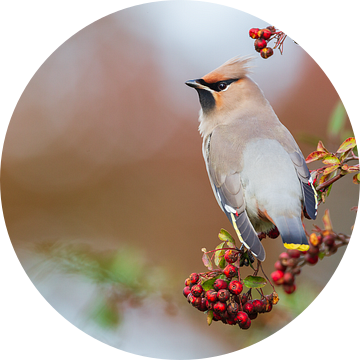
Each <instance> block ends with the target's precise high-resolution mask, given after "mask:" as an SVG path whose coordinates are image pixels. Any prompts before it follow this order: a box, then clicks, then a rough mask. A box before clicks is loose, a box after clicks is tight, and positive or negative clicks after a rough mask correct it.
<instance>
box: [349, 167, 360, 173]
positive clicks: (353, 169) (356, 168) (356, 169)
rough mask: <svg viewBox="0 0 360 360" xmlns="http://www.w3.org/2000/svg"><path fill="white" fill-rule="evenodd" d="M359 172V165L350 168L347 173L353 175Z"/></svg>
mask: <svg viewBox="0 0 360 360" xmlns="http://www.w3.org/2000/svg"><path fill="white" fill-rule="evenodd" d="M359 170H360V168H359V165H354V166H349V168H348V169H347V172H349V173H352V172H357V171H359Z"/></svg>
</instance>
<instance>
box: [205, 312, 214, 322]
mask: <svg viewBox="0 0 360 360" xmlns="http://www.w3.org/2000/svg"><path fill="white" fill-rule="evenodd" d="M213 318H214V312H213V311H212V310H209V311H208V312H207V317H206V321H207V324H208V325H209V326H210V325H211V323H212V319H213Z"/></svg>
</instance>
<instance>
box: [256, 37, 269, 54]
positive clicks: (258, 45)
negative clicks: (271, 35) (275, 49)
mask: <svg viewBox="0 0 360 360" xmlns="http://www.w3.org/2000/svg"><path fill="white" fill-rule="evenodd" d="M254 45H255V50H256V51H258V52H260V51H261V49H263V48H264V47H265V46H266V45H267V42H266V40H264V39H256V40H255V42H254Z"/></svg>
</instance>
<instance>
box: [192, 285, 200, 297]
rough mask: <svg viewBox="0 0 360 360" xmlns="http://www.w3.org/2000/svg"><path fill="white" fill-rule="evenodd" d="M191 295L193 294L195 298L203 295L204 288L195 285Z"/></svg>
mask: <svg viewBox="0 0 360 360" xmlns="http://www.w3.org/2000/svg"><path fill="white" fill-rule="evenodd" d="M191 293H192V294H193V295H194V296H195V297H199V296H201V294H202V293H203V288H202V286H201V285H199V284H197V285H194V286H193V287H192V288H191Z"/></svg>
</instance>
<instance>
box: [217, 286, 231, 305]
mask: <svg viewBox="0 0 360 360" xmlns="http://www.w3.org/2000/svg"><path fill="white" fill-rule="evenodd" d="M229 297H230V292H229V290H227V289H220V290H219V291H218V293H217V298H218V300H219V301H221V302H226V301H227V300H229Z"/></svg>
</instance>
